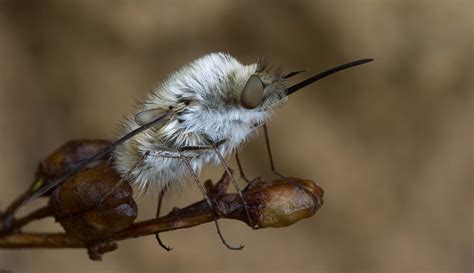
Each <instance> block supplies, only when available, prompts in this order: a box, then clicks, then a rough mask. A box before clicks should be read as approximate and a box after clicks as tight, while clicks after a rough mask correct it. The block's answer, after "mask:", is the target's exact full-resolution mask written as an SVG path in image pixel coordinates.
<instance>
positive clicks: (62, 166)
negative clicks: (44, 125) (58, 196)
mask: <svg viewBox="0 0 474 273" xmlns="http://www.w3.org/2000/svg"><path fill="white" fill-rule="evenodd" d="M109 143H110V142H108V141H106V140H71V141H68V142H66V143H65V144H63V145H62V146H61V147H59V148H58V149H56V150H55V151H54V152H52V153H51V154H50V155H48V156H47V157H46V158H45V159H43V160H42V161H41V162H40V163H39V165H38V169H37V170H36V176H35V181H34V183H33V184H32V185H31V190H32V191H35V190H36V189H39V188H41V187H42V186H44V183H45V182H46V181H47V180H52V179H54V178H57V177H60V176H62V175H64V174H66V173H68V172H70V171H71V170H72V169H73V168H74V166H75V165H76V164H78V163H79V162H81V161H82V160H85V159H88V158H90V157H92V156H93V155H95V154H96V153H98V152H99V151H101V150H102V149H104V148H105V147H107V145H109ZM101 162H104V160H98V161H95V162H92V163H91V164H89V165H88V166H87V167H88V168H90V167H93V166H96V165H97V164H100V163H101ZM50 193H51V191H48V192H47V193H46V194H45V195H49V194H50Z"/></svg>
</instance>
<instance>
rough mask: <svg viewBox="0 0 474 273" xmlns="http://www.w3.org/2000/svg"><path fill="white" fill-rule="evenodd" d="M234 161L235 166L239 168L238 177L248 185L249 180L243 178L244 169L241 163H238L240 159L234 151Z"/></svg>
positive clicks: (245, 177)
mask: <svg viewBox="0 0 474 273" xmlns="http://www.w3.org/2000/svg"><path fill="white" fill-rule="evenodd" d="M235 161H237V166H238V167H239V172H240V177H241V178H242V179H243V180H244V181H245V182H247V184H248V183H250V180H249V179H248V178H247V176H245V173H244V169H243V168H242V163H240V158H239V153H238V152H237V151H235Z"/></svg>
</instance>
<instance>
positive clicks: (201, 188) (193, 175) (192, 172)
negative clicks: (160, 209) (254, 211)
mask: <svg viewBox="0 0 474 273" xmlns="http://www.w3.org/2000/svg"><path fill="white" fill-rule="evenodd" d="M181 159H182V160H183V162H184V164H185V165H186V168H187V169H188V171H189V172H190V173H191V176H192V177H193V179H194V181H195V182H196V184H197V185H198V187H199V189H200V190H201V193H202V195H204V198H205V199H206V202H207V205H208V206H209V208H211V210H212V212H213V215H214V223H215V225H216V230H217V234H218V235H219V238H220V239H221V241H222V243H223V244H224V245H225V246H226V247H227V248H228V249H232V250H240V249H242V248H244V246H243V245H240V246H238V247H233V246H231V245H229V244H228V243H227V241H226V240H225V239H224V237H223V236H222V233H221V228H220V227H219V223H218V222H217V216H216V211H215V209H214V205H212V202H211V199H210V198H209V196H207V193H206V189H204V186H203V185H202V183H201V182H200V181H199V178H198V176H197V174H196V172H194V170H193V167H192V166H191V163H189V160H188V159H187V158H186V157H185V156H184V155H183V154H182V156H181Z"/></svg>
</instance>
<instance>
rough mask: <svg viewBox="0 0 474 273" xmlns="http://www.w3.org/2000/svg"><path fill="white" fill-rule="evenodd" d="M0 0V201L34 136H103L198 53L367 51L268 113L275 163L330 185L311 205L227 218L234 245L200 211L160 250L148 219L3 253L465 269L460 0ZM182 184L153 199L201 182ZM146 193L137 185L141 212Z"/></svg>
mask: <svg viewBox="0 0 474 273" xmlns="http://www.w3.org/2000/svg"><path fill="white" fill-rule="evenodd" d="M0 3H1V4H0V130H1V137H0V174H1V177H2V179H1V191H0V210H1V209H3V208H5V206H6V205H7V204H8V202H10V201H11V200H13V198H14V196H16V195H18V194H19V193H20V192H21V191H22V190H24V189H25V187H27V186H28V185H29V183H30V182H31V179H32V177H33V174H34V171H35V168H36V164H37V162H38V161H39V160H40V159H41V158H43V157H44V156H45V155H46V154H48V153H49V152H51V151H52V150H53V149H55V148H56V147H58V146H59V145H60V144H62V143H63V142H65V141H66V140H69V139H77V138H111V137H113V136H114V133H115V129H116V128H117V125H118V123H119V122H120V120H121V118H122V117H123V116H124V115H126V114H128V113H130V112H131V111H132V110H133V105H134V103H135V101H134V100H135V99H139V98H142V97H143V96H144V95H145V94H146V93H147V92H148V91H149V90H150V88H151V87H152V86H154V85H155V84H156V83H158V82H159V81H160V80H162V79H163V78H164V77H165V76H166V75H167V73H170V72H171V71H173V70H174V69H175V68H177V67H178V66H180V65H182V64H184V63H186V62H188V61H191V60H193V59H194V58H196V57H199V56H201V55H203V54H206V53H209V52H214V51H224V52H229V53H231V54H232V55H234V56H236V57H237V58H238V59H239V60H241V61H242V62H244V63H250V62H253V61H255V60H256V59H257V57H259V56H263V57H266V58H267V59H268V60H269V61H270V62H271V63H272V64H274V65H278V66H282V67H283V68H284V69H285V71H292V70H298V69H302V68H303V69H304V68H310V69H311V73H315V72H318V71H320V70H322V69H326V68H328V67H331V66H333V65H337V64H341V63H344V62H346V61H349V60H353V59H356V58H363V57H372V58H375V62H373V63H371V64H369V65H364V66H361V67H358V68H356V69H353V70H350V71H346V72H343V73H340V74H338V75H336V76H333V77H331V78H328V79H325V80H324V81H321V82H319V83H318V84H316V85H313V86H311V87H309V88H306V91H303V92H301V93H300V94H298V95H295V96H294V97H292V98H291V99H290V102H289V103H288V104H287V105H285V106H284V107H282V108H280V109H279V110H278V111H277V113H276V114H277V115H276V117H275V118H274V119H273V121H272V122H271V123H270V124H269V128H270V132H271V136H272V139H271V141H272V144H273V147H274V148H273V149H274V153H275V157H276V163H277V166H278V168H279V170H280V171H281V172H282V173H284V174H287V175H293V176H299V177H306V178H311V179H313V180H316V181H318V182H319V184H320V185H321V186H322V187H323V188H324V189H325V190H326V203H325V204H324V206H323V207H322V208H321V210H320V211H319V212H318V213H317V214H316V215H315V216H314V217H312V218H310V219H307V220H304V221H302V222H300V223H298V224H296V225H294V226H291V227H289V228H283V229H268V230H259V231H252V230H250V229H249V228H247V227H246V226H244V225H243V224H241V223H237V222H232V221H223V222H222V225H223V232H224V234H225V236H226V238H227V239H228V240H229V241H230V242H231V243H234V244H238V243H240V242H243V243H245V244H246V248H245V249H244V250H243V251H238V252H234V251H229V250H227V249H226V248H225V247H224V246H223V245H222V244H221V243H220V241H219V239H218V237H217V235H216V233H215V230H214V226H213V225H212V224H207V225H202V226H199V227H197V228H193V229H187V230H180V231H175V232H171V233H165V234H162V238H163V240H164V241H165V242H166V243H167V244H170V245H172V246H173V247H174V248H175V249H174V250H173V251H172V252H169V253H167V252H165V251H164V250H162V249H161V248H160V247H159V246H158V244H157V243H156V242H155V240H154V238H153V237H152V236H151V237H144V238H140V239H134V240H128V241H124V242H121V243H120V244H119V249H118V250H117V251H115V252H113V253H110V254H106V255H105V257H104V261H103V262H102V263H98V262H92V261H90V260H89V259H88V257H87V254H86V252H85V251H84V250H16V251H12V250H0V271H1V269H5V270H11V271H12V272H471V271H472V270H473V262H472V259H473V233H472V224H473V222H472V220H473V189H472V182H473V181H472V178H473V171H472V167H473V140H472V139H473V138H472V137H473V134H472V133H473V101H474V100H473V92H472V91H473V81H472V75H473V26H474V22H473V10H474V9H473V5H474V4H473V2H472V1H469V0H466V1H448V0H432V1H396V0H387V1H375V0H366V1H342V0H341V1H268V2H257V1H232V2H230V1H217V0H216V1H199V3H198V1H162V2H160V1H141V2H139V1H82V2H79V1H77V2H74V1H56V2H50V1H49V2H48V1H41V2H40V1H32V2H24V1H2V2H0ZM263 145H264V142H263V140H262V135H260V137H259V138H258V139H255V140H254V141H253V142H251V143H249V144H248V145H246V148H245V152H244V154H243V160H244V164H245V166H246V168H247V172H249V173H250V174H251V176H257V175H264V176H266V177H270V173H269V171H268V161H267V157H266V154H265V149H264V146H263ZM232 164H234V166H235V163H234V162H233V161H232ZM220 173H221V170H220V169H219V168H208V169H207V170H206V171H205V172H204V173H203V174H202V178H209V177H212V178H217V177H218V176H219V174H220ZM189 185H190V186H189V187H188V189H187V190H185V191H184V192H183V193H182V194H177V195H174V196H172V197H171V198H169V199H168V200H167V201H166V209H170V208H171V207H173V206H183V205H185V204H188V203H190V202H191V201H193V200H197V199H198V198H200V193H199V192H198V191H197V189H196V188H195V186H194V185H193V184H192V183H190V184H189ZM155 202H156V196H150V197H149V198H139V206H140V214H141V216H140V218H141V219H144V218H149V217H152V215H153V214H154V208H155ZM32 229H34V230H59V228H58V226H56V225H55V224H54V223H53V221H52V220H45V221H41V222H39V223H37V224H34V225H32V226H31V227H30V230H32Z"/></svg>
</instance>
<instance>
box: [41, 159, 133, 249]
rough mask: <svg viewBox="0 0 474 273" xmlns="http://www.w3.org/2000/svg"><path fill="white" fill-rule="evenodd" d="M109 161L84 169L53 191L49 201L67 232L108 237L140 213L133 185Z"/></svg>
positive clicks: (90, 238) (82, 236)
mask: <svg viewBox="0 0 474 273" xmlns="http://www.w3.org/2000/svg"><path fill="white" fill-rule="evenodd" d="M119 181H120V176H119V175H118V174H117V173H116V172H115V171H114V170H113V169H112V168H111V167H110V166H109V165H107V164H106V163H101V164H99V165H97V166H94V167H92V168H89V169H83V170H81V171H80V172H78V173H77V174H76V175H74V176H72V177H71V178H69V179H68V180H66V181H65V182H64V183H63V184H62V185H61V186H60V187H58V188H57V189H56V190H55V191H54V192H53V194H52V195H51V198H50V202H49V205H50V207H51V208H52V210H53V213H54V216H55V218H56V220H57V221H58V222H60V223H61V225H62V226H63V228H64V229H65V230H66V233H68V234H69V235H72V236H75V237H78V238H80V239H82V240H85V241H94V240H97V239H104V238H107V237H109V236H111V235H112V234H113V233H115V232H117V231H120V230H123V229H125V228H127V227H128V226H130V225H131V224H132V223H133V221H134V220H135V218H136V216H137V206H136V204H135V201H134V200H133V198H132V194H133V192H132V188H131V186H130V185H129V184H128V183H126V182H123V183H121V184H117V183H119Z"/></svg>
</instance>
